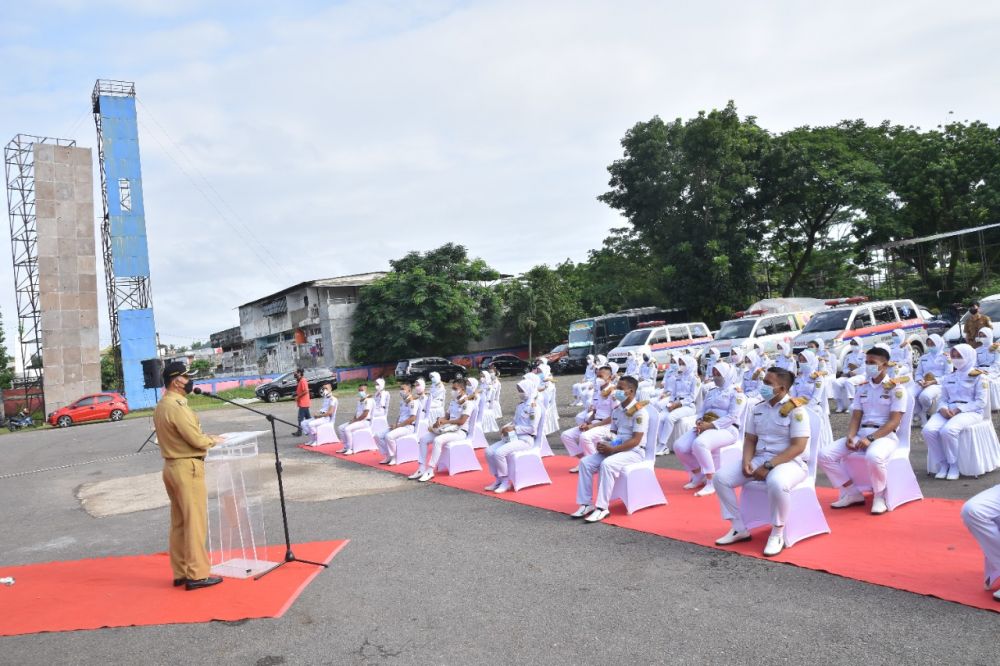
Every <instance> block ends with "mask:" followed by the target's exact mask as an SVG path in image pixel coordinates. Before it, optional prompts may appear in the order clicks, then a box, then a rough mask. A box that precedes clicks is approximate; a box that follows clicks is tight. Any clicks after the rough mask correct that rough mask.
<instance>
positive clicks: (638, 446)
mask: <svg viewBox="0 0 1000 666" xmlns="http://www.w3.org/2000/svg"><path fill="white" fill-rule="evenodd" d="M638 389H639V382H638V381H636V379H635V377H630V376H627V375H626V376H625V377H622V378H621V379H619V380H618V388H617V389H616V390H615V399H616V400H617V401H618V403H619V404H618V406H617V407H615V410H614V412H613V413H612V414H611V433H612V434H613V435H614V439H612V440H611V441H610V442H600V443H599V444H598V445H597V453H594V454H593V455H589V456H587V457H585V458H583V459H582V460H581V461H580V478H579V479H578V480H577V484H576V501H577V504H579V505H580V507H579V508H578V509H577V510H576V511H575V512H573V513H572V514H571V517H573V518H583V517H584V516H586V519H587V522H588V523H596V522H599V521H602V520H604V519H605V518H607V516H608V513H610V512H609V511H608V505H609V504H610V502H611V491H612V490H613V489H614V486H615V479H617V478H618V475H619V474H621V472H622V470H623V469H625V468H626V467H627V466H629V465H631V464H632V463H637V462H641V461H642V460H643V459H645V457H646V448H645V447H646V446H653V443H652V442H650V443H649V444H648V445H647V443H646V428H647V427H648V426H649V416H648V415H647V414H646V403H644V402H638V401H637V400H636V397H635V394H636V391H637V390H638ZM595 474H600V480H599V481H598V484H597V500H596V501H595V500H594V475H595ZM591 502H594V504H591Z"/></svg>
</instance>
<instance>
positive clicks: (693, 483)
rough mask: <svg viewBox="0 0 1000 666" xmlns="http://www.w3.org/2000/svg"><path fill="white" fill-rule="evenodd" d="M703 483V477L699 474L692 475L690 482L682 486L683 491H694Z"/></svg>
mask: <svg viewBox="0 0 1000 666" xmlns="http://www.w3.org/2000/svg"><path fill="white" fill-rule="evenodd" d="M703 483H705V477H704V476H702V475H701V474H692V475H691V480H690V481H688V482H687V483H685V484H684V490H694V489H695V488H698V487H699V486H701V485H702V484H703Z"/></svg>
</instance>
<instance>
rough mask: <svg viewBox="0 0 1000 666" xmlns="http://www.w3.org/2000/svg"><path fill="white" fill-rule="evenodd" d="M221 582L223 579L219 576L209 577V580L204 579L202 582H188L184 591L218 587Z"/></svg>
mask: <svg viewBox="0 0 1000 666" xmlns="http://www.w3.org/2000/svg"><path fill="white" fill-rule="evenodd" d="M221 582H222V578H220V577H218V576H209V577H208V578H202V579H200V580H188V581H187V582H186V583H185V584H184V589H186V590H197V589H200V588H203V587H212V586H213V585H218V584H219V583H221Z"/></svg>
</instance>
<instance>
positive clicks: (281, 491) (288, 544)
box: [194, 389, 329, 580]
mask: <svg viewBox="0 0 1000 666" xmlns="http://www.w3.org/2000/svg"><path fill="white" fill-rule="evenodd" d="M194 393H196V394H198V395H203V396H205V397H207V398H213V399H215V400H220V401H222V402H228V403H229V404H230V405H236V406H237V407H242V408H243V409H245V410H247V411H248V412H253V413H254V414H258V415H260V416H263V417H264V418H265V419H267V421H268V423H270V424H271V442H272V443H273V444H274V469H275V471H276V472H277V473H278V500H279V502H280V503H281V524H282V527H284V529H285V559H284V560H282V561H281V562H278V563H277V564H275V565H274V566H273V567H271V568H270V569H268V570H267V571H264V572H262V573H259V574H257V575H256V576H254V577H253V579H254V580H260V579H261V578H263V577H264V576H266V575H267V574H269V573H271V572H272V571H274V570H275V569H277V568H278V567H282V566H284V565H286V564H288V563H289V562H301V563H302V564H312V565H315V566H317V567H323V568H324V569H326V568H327V567H328V566H329V565H327V564H323V563H322V562H313V561H312V560H303V559H300V558H298V557H295V553H293V552H292V539H291V537H290V536H289V535H288V511H287V509H286V508H285V485H284V483H282V480H281V471H282V467H281V458H280V457H279V456H278V432H277V430H276V429H275V425H274V424H275V422H277V421H280V422H281V423H285V424H287V425H290V426H293V427H297V426H295V424H294V423H288V421H285V420H284V419H279V418H278V417H277V416H275V415H274V414H268V413H267V412H262V411H260V410H258V409H254V408H253V407H248V406H247V405H241V404H240V403H238V402H234V401H232V400H229V399H228V398H223V397H222V396H220V395H215V394H214V393H203V392H202V391H201V389H195V390H194Z"/></svg>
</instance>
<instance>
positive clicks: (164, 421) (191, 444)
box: [153, 391, 213, 460]
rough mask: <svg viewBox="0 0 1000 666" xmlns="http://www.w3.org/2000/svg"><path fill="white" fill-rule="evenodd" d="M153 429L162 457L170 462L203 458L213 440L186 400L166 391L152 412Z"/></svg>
mask: <svg viewBox="0 0 1000 666" xmlns="http://www.w3.org/2000/svg"><path fill="white" fill-rule="evenodd" d="M153 427H155V428H156V439H157V441H158V443H159V445H160V454H161V455H162V456H163V457H164V458H166V459H168V460H176V459H178V458H204V457H205V454H206V453H207V451H208V449H210V448H212V446H213V442H212V438H211V437H209V436H208V435H206V434H205V433H203V432H202V431H201V422H200V421H199V420H198V417H197V416H196V415H195V413H194V412H193V411H192V410H191V408H190V407H188V401H187V398H186V397H184V396H181V395H178V394H177V393H174V392H173V391H165V392H164V393H163V397H162V398H160V402H158V403H157V404H156V410H155V411H154V412H153Z"/></svg>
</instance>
